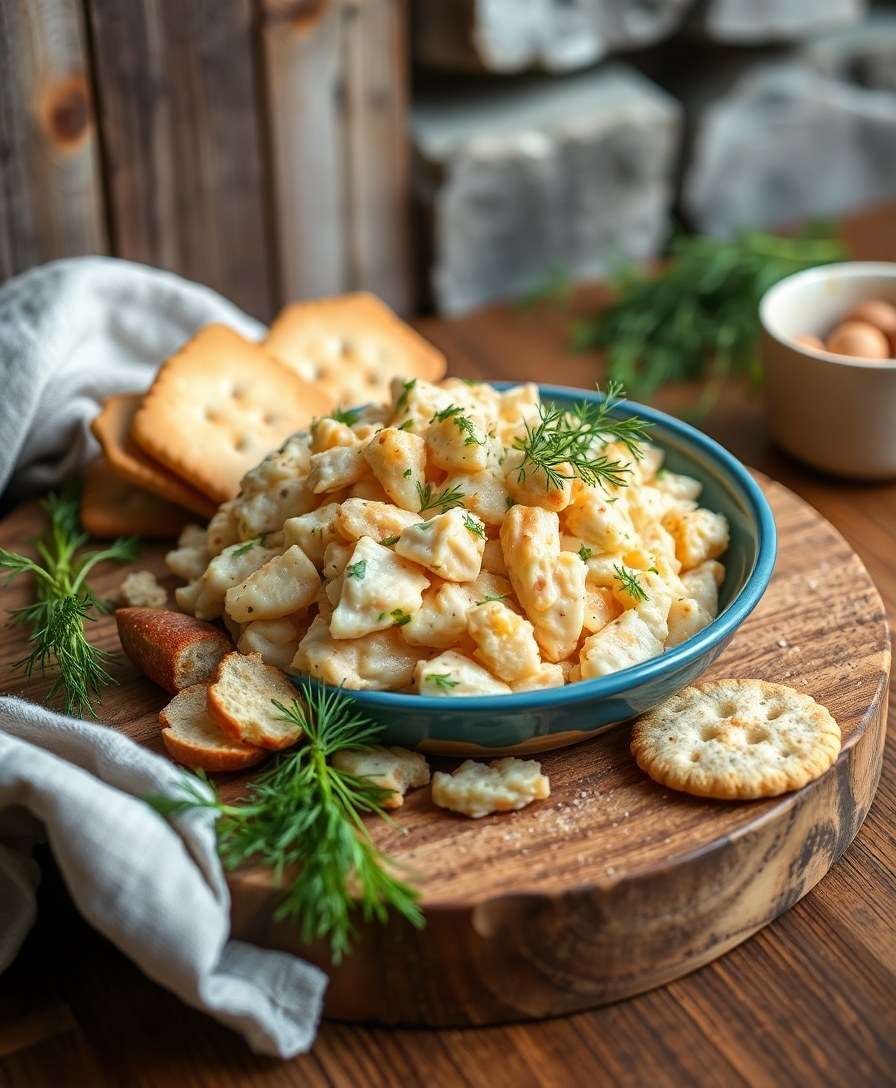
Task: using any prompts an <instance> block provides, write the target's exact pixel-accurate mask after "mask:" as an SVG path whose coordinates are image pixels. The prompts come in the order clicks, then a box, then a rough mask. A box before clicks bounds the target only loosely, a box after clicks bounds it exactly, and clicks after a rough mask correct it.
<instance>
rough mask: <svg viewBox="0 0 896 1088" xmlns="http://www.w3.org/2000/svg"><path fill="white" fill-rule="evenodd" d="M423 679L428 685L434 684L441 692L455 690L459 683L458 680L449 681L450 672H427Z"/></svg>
mask: <svg viewBox="0 0 896 1088" xmlns="http://www.w3.org/2000/svg"><path fill="white" fill-rule="evenodd" d="M423 679H424V680H427V681H429V683H430V684H435V686H436V687H437V688H441V689H442V691H448V690H450V689H451V688H456V687H457V685H458V684H459V683H460V680H452V679H451V673H450V672H428V673H427V674H426V675H425V676H424V677H423Z"/></svg>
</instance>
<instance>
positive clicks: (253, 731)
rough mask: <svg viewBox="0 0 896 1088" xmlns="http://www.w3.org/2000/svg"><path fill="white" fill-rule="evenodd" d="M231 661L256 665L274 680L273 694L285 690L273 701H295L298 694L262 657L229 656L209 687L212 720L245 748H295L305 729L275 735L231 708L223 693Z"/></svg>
mask: <svg viewBox="0 0 896 1088" xmlns="http://www.w3.org/2000/svg"><path fill="white" fill-rule="evenodd" d="M231 660H232V661H233V662H235V663H238V664H240V665H245V664H246V663H247V662H252V663H253V665H254V666H255V667H257V668H258V669H259V671H261V672H263V675H264V676H265V677H267V678H269V679H270V687H271V691H272V692H273V691H274V689H275V688H279V689H281V690H279V691H276V693H275V694H272V698H274V697H279V699H280V701H281V702H283V701H288V700H291V699H292V698H295V694H296V693H295V691H294V689H293V687H292V685H291V684H290V683H289V681H288V680H287V679H286V676H285V675H284V673H283V672H281V671H280V669H278V668H276V667H275V666H274V665H265V663H264V661H263V660H262V657H261V654H241V653H238V652H236V651H234V653H232V654H228V655H227V656H226V657H224V658H222V659H221V660H220V661H219V662H218V667H217V669H216V670H215V677H214V680H212V682H211V684H210V685H209V689H208V713H209V717H210V718H211V719H212V721H213V722H214V723H215V725H217V726H218V728H219V729H220V730H221V732H222V733H224V734H226V735H227V736H228V737H231V738H233V740H235V741H239V742H240V743H242V744H255V745H258V746H259V747H260V748H266V749H268V750H269V751H272V752H275V751H279V750H280V749H282V748H291V747H292V745H294V744H295V743H296V742H297V741H298V740H299V739H300V738H301V736H302V730H301V729H298V728H296V729H292V730H284V731H283V732H282V733H280V734H278V735H274V734H272V733H271V732H270V731H266V730H265V729H264V727H263V726H262V725H261V724H260V723H258V722H255V721H253V722H250V723H247V722H246V721H244V720H241V719H240V718H239V717H237V715H236V714H234V713H233V712H232V711H231V710H230V709H229V708H228V706H227V702H226V697H225V696H224V693H223V683H225V682H226V672H227V667H228V664H229V663H230V662H231ZM265 682H267V681H265Z"/></svg>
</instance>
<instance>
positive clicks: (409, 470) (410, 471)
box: [402, 468, 414, 480]
mask: <svg viewBox="0 0 896 1088" xmlns="http://www.w3.org/2000/svg"><path fill="white" fill-rule="evenodd" d="M413 475H414V470H413V469H412V468H406V469H405V470H404V472H402V476H404V478H405V479H406V480H410V478H411V477H412V476H413Z"/></svg>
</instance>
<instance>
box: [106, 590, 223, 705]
mask: <svg viewBox="0 0 896 1088" xmlns="http://www.w3.org/2000/svg"><path fill="white" fill-rule="evenodd" d="M115 622H116V623H117V624H118V637H119V638H120V639H121V646H122V649H123V650H124V652H125V653H126V654H127V656H128V657H129V658H130V659H131V661H133V663H134V664H135V665H136V666H137V668H138V669H139V670H140V671H141V672H142V673H145V674H146V676H148V677H149V678H150V680H154V681H155V682H156V683H157V684H158V685H159V687H163V688H164V689H165V690H166V691H170V692H171V693H172V694H174V693H175V692H178V691H182V690H183V689H184V688H187V687H190V686H191V685H192V684H207V683H208V682H209V681H210V680H211V679H212V677H213V676H214V674H215V669H216V668H217V667H218V662H219V661H220V660H221V658H222V657H224V655H225V654H229V653H230V651H231V650H232V649H233V644H232V643H231V641H230V639H229V638H228V637H227V636H226V635H225V634H224V632H223V631H220V630H218V628H217V627H213V626H212V625H211V624H210V623H203V622H202V620H197V619H194V618H193V617H192V616H186V615H184V613H182V612H171V611H169V610H168V609H162V608H119V609H117V610H116V612H115Z"/></svg>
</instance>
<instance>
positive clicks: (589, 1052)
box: [0, 206, 896, 1088]
mask: <svg viewBox="0 0 896 1088" xmlns="http://www.w3.org/2000/svg"><path fill="white" fill-rule="evenodd" d="M846 236H847V240H848V242H849V244H850V247H851V250H852V252H853V254H854V255H855V256H856V257H857V258H864V259H893V257H894V255H896V206H892V207H890V208H886V209H883V210H881V211H878V212H875V213H871V214H867V215H864V216H861V217H858V218H856V219H855V220H854V221H852V222H850V223H848V224H847V230H846ZM602 297H605V296H604V295H603V294H602V292H600V291H584V292H581V293H579V295H578V296H577V299H576V302H575V308H577V309H584V308H590V307H592V306H593V305H594V304H595V303H597V302H599V301H600V299H601V298H602ZM419 325H420V328H421V329H422V331H424V332H425V333H426V335H428V336H430V337H431V338H432V339H433V340H435V341H436V342H437V344H438V346H439V347H441V348H442V349H443V350H445V351H446V352H448V353H449V357H450V358H451V360H452V370H454V371H455V372H456V373H459V374H463V375H468V376H489V375H491V376H495V377H498V376H504V375H506V374H515V375H518V376H522V375H526V376H532V377H536V378H541V379H545V378H548V377H549V378H550V380H552V381H556V382H563V383H566V384H579V385H585V386H588V385H590V384H591V383H592V381H593V380H594V379H595V377H597V376H599V374H600V367H599V359H598V357H597V356H596V355H582V356H576V355H570V354H569V353H568V352H567V350H566V348H565V343H566V329H567V317H566V315H564V314H562V313H559V312H557V311H554V310H549V309H543V308H539V309H537V310H533V311H521V310H518V309H514V308H509V307H492V308H490V309H489V310H487V311H485V312H483V313H481V314H476V315H473V316H471V317H470V318H468V319H464V320H461V321H452V322H442V321H436V320H434V319H430V320H426V321H421V322H419ZM696 396H697V391H695V390H694V389H693V388H689V389H675V390H670V391H669V392H668V393H667V394H666V393H664V395H663V396H662V397H660V398H658V401H657V403H658V406H659V407H662V408H670V407H675V406H680V405H682V404H683V403H693V401H694V399H695V398H696ZM703 427H704V429H705V430H707V431H708V432H709V433H711V434H712V435H713V436H714V437H716V438H719V439H721V440H722V441H723V442H724V443H725V444H726V445H727V446H728V447H729V448H730V449H732V450H733V452H735V453H736V454H737V455H738V456H740V457H741V458H742V459H743V460H745V461H748V462H749V463H751V464H753V465H756V466H758V467H759V468H761V469H763V470H764V471H766V472H768V473H769V474H771V475H772V476H774V477H775V478H776V479H778V480H780V481H782V482H783V483H785V484H786V485H787V486H789V487H791V488H792V489H793V490H795V491H797V492H798V493H799V494H800V495H801V496H802V497H803V498H805V499H807V500H808V501H809V502H810V503H811V504H812V505H813V506H815V507H816V508H817V509H818V510H819V511H820V512H821V513H822V514H823V515H824V516H825V517H827V518H828V519H829V520H830V521H831V522H832V523H833V524H834V525H835V526H836V527H837V528H838V529H839V530H840V531H841V532H842V533H843V535H844V537H845V538H846V539H847V540H848V541H849V543H850V545H851V546H852V547H853V548H854V550H855V551H856V552H857V553H858V554H859V555H860V557H861V558H862V560H863V561H864V563H865V565H866V566H867V568H868V569H869V571H870V573H871V575H872V577H873V579H874V581H875V583H876V585H877V587H878V589H879V590H880V592H881V595H882V597H883V599H884V602H885V605H886V609H887V612H888V614H889V616H890V617H892V616H893V615H894V613H896V563H894V541H896V484H875V485H857V484H850V483H844V482H839V481H837V480H833V479H829V478H826V477H823V476H821V475H819V474H816V473H813V472H810V471H809V470H806V469H804V468H803V467H801V466H800V465H798V464H797V463H795V462H794V461H792V460H790V459H789V458H787V457H785V456H784V455H783V454H780V453H779V452H778V451H776V450H775V449H774V448H773V447H772V446H771V445H770V443H769V441H768V438H767V435H766V432H765V428H764V424H763V419H762V411H761V405H760V403H759V402H757V401H756V400H755V399H754V398H752V397H751V396H750V395H749V394H748V393H747V391H745V390H741V389H738V388H731V389H729V390H727V391H726V392H725V394H724V395H723V397H722V398H721V400H720V401H719V403H718V404H717V405H716V407H715V409H714V410H713V412H712V413H711V415H710V416H709V417H707V419H706V420H705V421H704V422H703ZM846 682H847V679H846V677H844V683H846ZM894 724H896V715H894V711H893V710H892V709H891V710H890V725H891V726H893V725H894ZM894 816H896V746H894V742H893V730H892V728H891V730H890V737H889V739H888V742H887V746H886V749H885V755H884V765H883V772H882V776H881V780H880V786H879V788H878V792H877V795H876V799H875V801H874V804H873V805H872V807H871V810H870V813H869V815H868V818H867V820H866V821H865V823H864V825H863V826H862V828H861V830H860V831H859V833H858V835H857V836H856V839H855V841H854V842H853V844H852V846H851V847H850V849H849V850H847V851H846V853H845V854H844V855H843V856H842V857H841V858H840V860H839V861H838V862H837V863H836V864H835V865H834V866H833V868H832V869H831V870H830V872H829V873H828V875H827V877H826V878H825V879H824V880H823V881H821V882H820V883H819V884H818V885H817V886H816V887H815V888H814V889H813V890H812V891H810V892H809V893H808V894H807V895H806V896H805V897H804V898H803V899H802V900H801V901H800V902H799V903H797V904H796V905H795V906H794V907H793V908H792V909H791V910H789V911H787V912H785V913H784V914H783V915H782V916H781V917H780V918H778V919H777V920H776V921H775V922H774V923H772V924H771V925H769V926H766V927H765V928H764V929H762V930H760V931H759V932H758V933H757V934H756V935H755V936H753V937H752V938H751V939H750V940H749V941H747V942H745V943H744V944H743V945H741V946H740V947H738V948H735V949H734V950H733V951H732V952H730V953H729V954H728V955H726V956H724V957H722V958H721V959H718V960H716V961H715V962H713V963H711V964H709V965H707V966H706V967H704V968H702V969H700V970H698V971H696V972H694V973H693V974H691V975H689V976H687V977H685V978H682V979H679V980H677V981H675V982H672V983H670V984H669V985H667V986H664V987H662V988H660V989H656V990H653V991H650V992H648V993H645V994H642V995H640V996H638V997H635V998H631V999H629V1000H627V1001H623V1002H618V1003H615V1004H612V1005H608V1006H605V1007H603V1008H599V1009H595V1010H592V1011H589V1012H583V1013H578V1014H575V1015H570V1016H566V1017H561V1018H558V1019H553V1020H548V1021H544V1022H540V1023H528V1024H514V1025H508V1026H502V1027H491V1028H466V1029H442V1030H420V1029H396V1028H373V1027H367V1028H365V1027H359V1026H355V1025H345V1024H339V1023H335V1022H332V1021H331V1022H328V1023H325V1024H324V1025H322V1027H321V1031H320V1034H319V1036H318V1040H317V1042H316V1044H315V1046H314V1049H313V1051H312V1052H311V1053H310V1054H308V1055H305V1056H303V1057H300V1058H297V1059H295V1060H294V1061H291V1062H285V1063H284V1062H277V1061H274V1060H271V1059H265V1058H259V1057H257V1056H253V1055H252V1054H251V1053H250V1052H249V1051H248V1049H247V1048H246V1046H245V1044H244V1043H243V1042H242V1041H241V1040H240V1039H238V1038H237V1037H236V1036H234V1035H233V1034H232V1033H230V1032H228V1031H227V1030H226V1029H224V1028H222V1027H220V1026H219V1025H217V1024H215V1023H213V1022H212V1021H210V1020H209V1019H208V1018H207V1017H204V1016H202V1015H201V1014H199V1013H198V1012H195V1011H193V1010H191V1009H188V1008H185V1007H184V1006H183V1005H181V1004H180V1003H179V1002H178V1001H177V1000H176V999H175V998H174V997H172V996H171V995H170V994H168V993H166V992H165V991H163V990H162V989H160V988H159V987H158V986H156V985H155V984H154V983H152V982H151V981H149V980H148V979H147V978H145V976H143V975H142V974H141V973H140V972H139V971H138V970H137V969H136V968H135V967H134V966H133V965H132V964H131V963H130V962H129V961H128V960H127V959H126V958H125V957H124V956H122V955H121V954H120V953H118V952H117V951H116V950H115V949H114V948H112V947H111V946H110V945H109V944H108V942H106V941H104V940H103V939H102V938H101V937H99V936H98V935H97V934H96V933H95V932H94V931H93V930H92V929H91V928H90V927H89V926H88V925H87V923H85V922H84V921H83V920H81V919H80V918H79V917H78V916H77V914H76V912H75V911H74V908H73V907H72V905H71V903H70V901H69V899H68V896H67V894H66V892H65V889H64V887H63V886H62V884H61V881H60V879H59V877H58V874H57V873H56V872H55V870H54V868H53V866H52V864H51V860H50V858H49V855H48V854H43V855H42V856H41V858H40V860H41V862H42V864H43V866H44V870H45V878H44V883H43V886H42V889H41V893H40V915H39V920H38V924H37V926H36V928H35V930H34V931H33V933H32V934H31V936H30V937H29V939H28V942H27V944H26V946H25V948H24V949H23V951H22V953H21V955H20V956H19V958H18V960H17V961H16V962H15V963H14V965H13V966H12V968H11V969H10V970H9V971H7V972H6V974H5V975H4V976H2V977H0V1085H2V1086H3V1088H7V1086H9V1088H20V1086H28V1088H31V1086H35V1085H38V1086H42V1085H53V1086H55V1085H61V1084H64V1085H90V1086H106V1085H108V1086H116V1088H117V1086H120V1085H128V1086H129V1088H132V1086H133V1088H150V1086H152V1088H156V1086H161V1085H164V1086H165V1088H168V1086H170V1085H190V1086H202V1088H219V1086H221V1088H225V1086H227V1088H229V1086H231V1085H245V1084H252V1085H254V1086H263V1088H287V1086H289V1088H299V1086H302V1088H304V1086H306V1085H312V1086H317V1085H321V1086H323V1085H327V1086H331V1085H338V1086H339V1088H343V1086H345V1088H349V1086H352V1088H354V1086H357V1085H390V1086H392V1085H394V1086H396V1088H397V1086H402V1088H403V1086H406V1085H408V1084H418V1083H425V1084H427V1085H430V1086H435V1088H442V1086H446V1088H454V1086H457V1085H475V1086H480V1085H487V1086H488V1088H529V1086H540V1085H550V1086H554V1085H557V1086H561V1085H562V1086H566V1085H578V1084H588V1085H605V1084H610V1085H623V1086H632V1088H640V1086H642V1085H644V1084H650V1085H652V1086H666V1085H669V1086H679V1085H683V1084H687V1085H712V1086H715V1085H722V1086H726V1088H727V1086H728V1085H736V1086H740V1085H751V1086H752V1085H758V1086H766V1085H768V1086H774V1088H780V1086H790V1085H792V1086H800V1088H802V1086H804V1085H806V1084H812V1085H824V1086H826V1085H831V1086H834V1085H836V1086H838V1088H839V1086H843V1085H849V1086H855V1088H872V1086H874V1088H878V1086H882V1085H888V1084H893V1083H894V1080H896V1077H894V1069H896V1047H894V1039H896V1003H894V1000H893V995H894V993H896V942H894V940H893V934H894V932H896V831H894Z"/></svg>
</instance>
